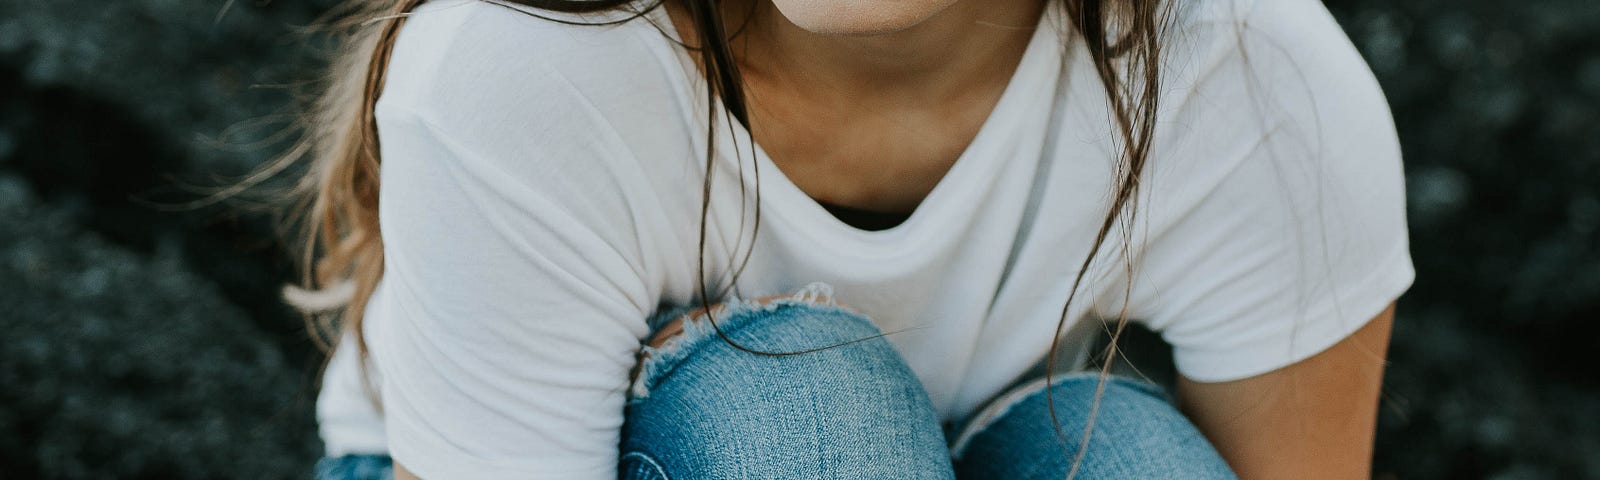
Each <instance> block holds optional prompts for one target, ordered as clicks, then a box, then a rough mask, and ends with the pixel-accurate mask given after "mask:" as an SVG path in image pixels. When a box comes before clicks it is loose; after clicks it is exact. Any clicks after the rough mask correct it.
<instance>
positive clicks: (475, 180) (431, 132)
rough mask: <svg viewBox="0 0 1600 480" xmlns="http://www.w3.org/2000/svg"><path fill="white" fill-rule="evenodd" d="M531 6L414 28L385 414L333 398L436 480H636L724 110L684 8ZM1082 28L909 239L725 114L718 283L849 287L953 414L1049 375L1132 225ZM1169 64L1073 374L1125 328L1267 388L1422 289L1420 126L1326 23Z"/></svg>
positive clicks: (368, 437) (399, 148) (1265, 14)
mask: <svg viewBox="0 0 1600 480" xmlns="http://www.w3.org/2000/svg"><path fill="white" fill-rule="evenodd" d="M519 8H523V7H508V6H504V5H495V4H491V3H487V2H480V1H460V0H455V1H443V0H436V1H433V2H428V3H426V4H424V5H423V6H422V7H421V8H419V9H418V10H417V11H416V13H415V14H413V15H412V16H411V17H410V19H409V20H408V21H407V23H406V24H405V26H404V28H403V29H402V30H401V32H400V35H399V38H398V43H397V44H396V46H395V49H394V53H393V57H392V61H391V62H390V64H389V75H388V83H387V86H386V88H385V90H384V92H383V95H382V97H381V99H380V100H379V102H378V104H377V112H376V114H377V121H378V131H379V134H380V136H381V148H382V156H383V165H382V192H381V194H380V197H381V205H380V212H381V214H380V220H381V227H382V234H383V240H384V255H385V272H384V278H383V281H382V282H381V284H380V287H379V288H378V290H377V292H376V293H375V294H374V295H373V297H372V299H371V302H370V304H369V306H368V308H367V312H366V315H367V316H366V335H367V340H368V342H369V344H370V346H371V352H372V356H371V358H370V366H371V367H372V370H373V371H374V373H375V374H376V375H375V376H376V377H378V378H379V379H381V381H374V382H373V383H374V385H373V387H374V391H375V392H376V393H377V394H378V397H379V400H381V407H382V409H381V413H380V410H378V409H377V408H376V407H375V406H374V405H373V403H372V402H368V401H367V396H366V395H365V393H364V391H363V390H362V386H361V382H360V376H359V375H358V373H357V367H358V366H359V364H358V362H357V361H355V360H354V359H353V358H352V355H353V349H350V348H345V349H341V350H340V352H339V354H338V355H336V358H335V359H334V361H333V363H332V365H331V366H330V369H329V371H328V375H327V376H326V381H325V384H324V391H323V394H322V396H321V399H320V402H319V406H318V408H319V414H320V415H319V416H320V419H321V421H322V429H323V432H322V433H323V438H324V439H325V441H326V442H327V447H328V453H330V454H335V455H336V454H342V453H353V452H381V451H389V452H390V453H391V454H392V455H393V456H394V457H395V458H396V459H397V461H398V462H399V463H401V464H404V465H405V466H406V467H407V468H409V469H410V470H412V471H413V472H415V473H417V474H419V475H421V476H422V477H424V478H498V477H519V478H564V479H570V478H614V477H615V469H616V462H617V444H618V439H619V428H620V427H621V425H622V421H623V405H624V402H625V400H626V394H627V388H628V385H629V382H628V374H629V370H630V369H631V368H632V367H633V366H634V354H635V352H636V351H637V348H638V345H639V342H640V340H641V339H642V338H643V337H644V336H645V335H646V334H647V328H646V325H645V319H646V318H647V317H648V316H649V315H650V314H651V313H652V312H655V311H656V310H657V309H658V308H659V307H661V306H663V305H669V306H670V305H683V304H688V303H691V302H693V301H694V300H695V298H696V297H695V294H696V287H695V281H696V280H695V279H696V268H697V258H698V257H699V256H698V255H697V252H696V250H697V240H698V238H699V237H698V235H699V228H700V207H701V180H702V178H703V175H704V168H705V163H704V161H705V160H704V159H705V155H704V154H705V151H706V145H705V131H706V127H707V118H706V117H707V115H706V112H707V106H706V105H705V97H704V95H705V94H704V83H703V80H702V79H701V77H700V76H699V74H698V73H697V71H696V69H695V67H694V63H693V62H692V60H691V59H690V57H688V56H687V55H688V54H687V53H685V52H683V51H682V50H680V49H679V48H678V47H676V46H675V45H674V44H673V43H672V42H671V41H669V40H668V38H667V37H666V36H664V35H665V34H664V33H663V32H669V33H670V32H674V30H673V29H672V27H671V26H670V24H669V19H668V18H667V16H666V14H665V12H664V11H663V10H659V9H657V10H654V11H652V12H650V13H649V14H647V15H646V16H645V17H644V18H643V19H639V20H635V21H630V22H626V23H623V24H620V25H615V26H602V27H595V26H573V25H565V24H562V23H558V22H555V21H549V20H545V19H540V18H536V17H534V16H530V15H528V14H526V13H525V12H524V11H519ZM1056 10H1057V9H1055V8H1052V9H1051V11H1052V12H1055V11H1056ZM544 15H547V16H552V15H551V14H548V13H544ZM565 18H566V19H568V20H571V19H572V17H570V16H568V17H565ZM596 19H603V18H594V17H591V18H590V20H596ZM1064 28H1065V27H1064V26H1063V20H1062V17H1061V16H1060V15H1059V14H1057V13H1051V14H1047V15H1046V17H1045V18H1044V19H1043V20H1042V21H1041V28H1039V29H1037V30H1036V32H1035V36H1034V38H1033V41H1032V43H1031V44H1030V45H1029V46H1028V50H1027V51H1026V53H1025V55H1024V57H1023V59H1022V61H1021V64H1020V65H1019V66H1018V68H1017V71H1016V73H1015V74H1014V77H1013V79H1012V81H1011V83H1010V84H1009V86H1008V87H1007V89H1006V91H1005V93H1004V94H1003V96H1002V98H1001V99H1000V101H999V103H998V104H997V105H996V107H995V109H994V111H993V113H992V114H991V116H990V117H989V119H988V120H987V123H985V124H984V125H983V127H982V130H981V131H980V133H979V134H978V135H977V137H976V139H974V140H973V142H972V144H971V146H970V147H969V148H968V149H967V150H966V152H965V153H964V154H963V155H962V156H961V157H960V159H959V160H958V161H957V162H956V163H955V165H954V166H953V167H952V168H951V170H950V171H949V173H948V174H947V175H946V176H945V177H944V179H943V180H942V181H941V182H940V183H939V184H938V185H937V187H936V188H934V189H933V191H932V193H930V194H929V196H928V197H927V199H926V200H925V201H924V202H923V203H922V204H921V205H920V206H919V207H918V208H917V210H916V212H915V213H914V214H913V215H912V216H911V217H910V218H909V220H907V221H906V222H905V223H904V224H902V225H899V226H897V227H895V228H893V229H889V230H884V231H864V230H858V229H855V228H853V227H850V226H849V225H847V224H845V223H843V222H841V221H839V220H837V219H836V218H834V217H833V216H832V215H830V214H829V213H828V212H827V211H826V210H825V209H824V208H822V207H821V206H820V205H819V204H817V203H816V202H815V201H813V200H812V199H810V198H809V197H807V196H806V194H805V193H804V192H802V191H801V190H799V189H798V188H797V187H796V186H795V185H794V184H793V183H791V182H790V181H789V180H787V179H786V178H785V177H784V175H783V174H782V172H781V171H780V170H779V169H778V168H777V167H776V165H775V164H774V163H773V162H772V161H771V159H769V158H768V157H767V156H766V155H765V153H764V152H761V151H760V150H759V149H755V150H754V151H753V152H752V148H751V147H752V146H751V145H750V144H749V142H748V141H747V140H746V136H745V135H746V133H745V130H744V129H743V128H742V126H740V125H739V124H738V123H737V122H735V121H732V120H728V121H727V122H725V123H724V122H719V125H718V135H719V136H718V139H717V142H718V145H717V149H716V151H717V154H718V156H717V158H716V160H715V164H714V165H715V167H714V172H715V179H716V184H715V188H714V190H713V207H712V211H711V221H710V225H709V227H708V229H709V230H708V231H709V232H710V237H711V238H710V239H709V241H708V247H707V251H706V255H705V258H706V259H707V271H708V272H709V274H710V275H709V276H710V277H711V278H724V277H723V276H724V275H726V274H728V273H729V272H730V271H731V270H732V268H731V266H737V263H738V262H737V259H739V258H742V257H743V255H744V254H745V252H746V251H749V250H750V249H751V248H752V247H753V252H754V253H753V256H751V257H750V261H749V264H748V266H746V267H745V269H744V271H743V274H742V276H741V277H740V278H739V282H738V289H737V293H738V295H740V296H742V297H745V298H755V297H759V296H765V295H770V294H777V293H784V292H792V291H794V290H795V289H797V288H800V287H801V286H804V285H806V284H808V283H811V282H824V283H827V284H829V285H832V286H833V288H834V292H835V296H836V299H837V300H838V301H839V302H840V303H842V304H845V305H849V306H851V307H853V308H854V309H856V310H859V311H861V312H864V313H866V314H868V315H869V316H870V317H871V318H872V319H873V320H874V321H875V322H877V323H878V325H879V326H880V327H881V328H882V329H883V330H885V331H890V332H896V333H893V334H892V335H890V336H889V337H888V338H889V340H890V342H892V343H893V345H894V346H895V347H896V348H897V349H898V350H899V351H900V352H901V353H902V354H903V355H904V357H905V359H906V361H907V362H908V363H909V364H910V366H911V368H912V369H913V370H914V371H915V372H916V374H917V375H918V376H919V378H921V379H922V381H923V383H924V384H925V385H926V387H927V391H928V393H929V395H930V396H931V397H932V400H933V404H934V405H935V406H936V407H937V408H938V410H939V412H940V413H941V414H942V415H943V416H944V418H945V419H946V420H958V419H961V418H963V417H964V416H966V415H969V414H970V413H971V412H972V411H973V410H974V409H976V408H977V407H978V406H980V405H981V404H982V403H983V402H984V401H985V400H987V399H990V398H992V397H993V396H995V395H996V394H998V393H999V392H1000V390H1001V389H1002V388H1003V387H1004V386H1005V385H1007V384H1009V383H1011V382H1013V381H1014V380H1016V379H1017V377H1018V376H1019V375H1021V374H1022V373H1024V372H1025V371H1026V370H1027V369H1028V367H1030V366H1032V365H1034V364H1036V363H1037V362H1039V361H1040V360H1041V359H1043V358H1044V357H1045V355H1046V353H1047V350H1048V347H1049V345H1050V341H1051V338H1052V335H1051V332H1053V331H1054V330H1055V328H1056V322H1057V318H1058V316H1059V315H1060V313H1061V312H1060V308H1061V305H1062V303H1063V302H1064V301H1065V300H1066V298H1067V295H1068V293H1069V292H1068V289H1069V288H1070V287H1071V284H1072V279H1073V277H1074V275H1075V274H1076V273H1077V271H1078V267H1079V264H1080V262H1081V260H1082V259H1083V257H1084V255H1085V254H1086V253H1088V252H1089V250H1090V247H1091V243H1092V241H1093V238H1094V234H1095V231H1096V229H1097V228H1098V227H1099V224H1100V222H1101V220H1102V218H1103V216H1104V214H1105V212H1106V209H1107V207H1108V204H1109V199H1110V189H1111V184H1112V179H1113V177H1114V174H1115V171H1114V168H1115V164H1116V156H1115V155H1116V152H1117V151H1118V149H1117V143H1118V140H1119V139H1118V136H1117V135H1116V134H1115V129H1114V128H1113V126H1112V125H1113V123H1112V122H1111V115H1110V114H1109V111H1108V110H1107V108H1106V101H1105V94H1104V92H1103V90H1102V86H1101V84H1100V82H1099V80H1098V79H1097V78H1096V77H1095V74H1094V71H1093V69H1092V68H1091V67H1090V65H1089V63H1088V59H1087V54H1086V52H1085V51H1083V49H1082V47H1081V45H1079V44H1076V43H1070V44H1064V43H1063V42H1062V40H1061V39H1062V38H1063V37H1067V36H1068V35H1063V34H1062V31H1063V29H1064ZM673 35H674V36H675V33H673ZM1063 45H1067V46H1065V47H1064V46H1063ZM1166 47H1167V49H1166V51H1165V57H1164V62H1163V64H1164V67H1163V68H1164V71H1163V74H1164V82H1163V85H1162V88H1161V97H1160V105H1161V108H1160V115H1159V118H1158V122H1157V136H1156V139H1155V142H1154V146H1153V151H1152V153H1151V156H1150V160H1149V161H1150V163H1149V167H1147V170H1146V171H1145V172H1144V178H1143V179H1142V185H1141V188H1142V192H1143V193H1142V195H1141V196H1140V202H1139V210H1138V215H1137V216H1136V217H1135V218H1134V221H1133V222H1132V223H1131V224H1128V225H1129V228H1127V229H1123V228H1118V229H1116V230H1115V231H1114V232H1113V233H1112V235H1111V238H1110V239H1108V241H1107V242H1106V245H1105V246H1104V247H1103V248H1102V254H1101V255H1100V256H1099V257H1098V258H1099V260H1098V261H1096V262H1095V263H1094V264H1093V265H1092V266H1091V267H1090V271H1089V272H1088V273H1087V274H1086V276H1085V281H1084V282H1083V284H1082V286H1081V287H1080V289H1079V292H1078V293H1077V300H1076V301H1075V302H1074V304H1073V306H1072V310H1071V311H1070V312H1068V314H1067V315H1068V319H1069V322H1068V325H1069V332H1068V335H1067V341H1065V342H1064V348H1065V350H1066V352H1065V354H1066V355H1064V357H1065V358H1081V356H1080V354H1081V353H1083V350H1084V348H1083V346H1082V342H1081V341H1080V340H1081V339H1083V338H1087V333H1090V332H1092V331H1093V330H1094V329H1095V328H1097V326H1098V325H1099V322H1100V321H1101V319H1113V320H1114V319H1115V318H1117V316H1118V315H1119V314H1122V313H1123V308H1124V307H1126V314H1127V315H1129V316H1130V317H1131V318H1133V319H1135V320H1136V321H1141V322H1145V323H1146V324H1148V325H1149V326H1150V327H1152V328H1153V329H1155V330H1156V331H1158V332H1160V333H1161V335H1162V336H1163V337H1164V338H1165V339H1166V340H1167V341H1168V342H1170V343H1171V344H1172V345H1173V348H1174V349H1175V356H1176V361H1177V367H1178V369H1179V371H1180V373H1182V374H1183V375H1185V376H1187V377H1189V378H1192V379H1194V380H1198V381H1203V382H1213V381H1225V380H1233V379H1240V378H1245V377H1249V376H1253V375H1257V374H1261V373H1264V372H1268V371H1271V370H1274V369H1278V368H1281V367H1284V366H1286V365H1289V364H1291V363H1293V362H1295V361H1297V360H1300V359H1303V358H1306V357H1308V356H1311V355H1313V354H1316V353H1318V352H1320V351H1322V350H1324V349H1325V348H1327V347H1329V346H1330V345H1332V344H1334V343H1336V342H1338V341H1339V340H1340V339H1343V338H1345V337H1346V336H1347V335H1348V334H1350V333H1351V332H1353V331H1354V330H1356V329H1357V328H1358V327H1360V326H1362V325H1363V324H1364V323H1365V322H1366V321H1367V320H1368V319H1370V318H1372V317H1373V316H1374V315H1376V314H1377V313H1379V312H1380V311H1381V310H1382V309H1383V308H1384V307H1385V306H1387V305H1388V304H1389V303H1390V302H1391V301H1393V300H1395V299H1396V297H1398V296H1399V295H1400V294H1401V293H1402V292H1404V291H1405V290H1406V289H1407V288H1409V286H1410V285H1411V283H1412V280H1413V277H1414V271H1413V268H1412V264H1411V258H1410V254H1409V250H1408V240H1407V234H1406V219H1405V207H1404V198H1405V195H1404V186H1403V182H1402V172H1401V161H1400V149H1399V146H1398V143H1397V141H1396V137H1395V130H1394V126H1393V123H1392V121H1391V118H1390V115H1389V112H1388V109H1387V106H1386V103H1385V101H1384V98H1383V95H1382V93H1381V92H1380V90H1379V87H1378V84H1377V83H1376V81H1375V80H1374V78H1373V75H1372V73H1371V71H1370V70H1369V69H1368V68H1367V66H1366V65H1365V64H1364V63H1363V62H1362V59H1361V57H1360V56H1359V55H1358V54H1357V52H1356V50H1355V48H1353V47H1352V45H1351V44H1350V41H1349V40H1348V39H1347V38H1346V37H1345V35H1344V34H1343V33H1342V32H1341V31H1340V29H1339V27H1338V25H1337V24H1336V23H1335V22H1334V20H1333V18H1332V17H1331V16H1330V15H1329V13H1328V12H1327V11H1326V10H1325V9H1324V7H1323V6H1322V5H1321V4H1320V3H1319V2H1316V1H1314V0H1271V1H1258V2H1252V1H1250V0H1236V1H1235V0H1229V1H1223V0H1216V1H1190V2H1181V5H1180V11H1178V12H1177V13H1176V15H1175V16H1174V24H1173V27H1172V33H1171V37H1170V39H1169V40H1168V43H1167V45H1166ZM884 140H885V141H896V139H893V138H886V139H884ZM736 152H737V153H738V155H736ZM752 153H754V155H753V156H752ZM789 161H804V160H803V159H790V160H789ZM864 161H868V160H864ZM741 168H742V170H743V172H744V181H745V182H747V183H746V185H745V187H746V191H745V197H744V201H743V203H742V204H743V205H744V208H743V209H741V198H740V196H739V195H740V188H739V187H740V186H739V184H738V182H739V180H738V178H739V172H740V170H741ZM756 168H759V170H760V180H759V187H760V189H761V195H762V197H761V202H762V203H761V223H760V232H759V235H758V236H756V237H755V238H754V239H753V240H752V238H751V235H750V226H751V223H752V220H753V218H754V208H753V207H754V198H753V195H754V191H755V187H757V186H758V185H757V184H756V182H755V180H753V177H754V175H753V173H754V172H753V171H754V170H755V169H756ZM741 219H742V220H743V222H742V224H741ZM741 225H742V227H743V228H741ZM1123 238H1126V239H1127V240H1128V242H1127V245H1128V250H1127V252H1128V254H1127V255H1126V256H1125V255H1124V251H1123V249H1122V245H1123V241H1122V239H1123ZM1128 265H1131V266H1132V267H1131V268H1129V267H1128ZM1130 273H1131V274H1132V283H1131V287H1130V286H1129V285H1130V284H1129V283H1128V282H1129V274H1130ZM1125 289H1127V290H1125ZM1125 291H1126V292H1127V294H1126V295H1125V294H1124V293H1125Z"/></svg>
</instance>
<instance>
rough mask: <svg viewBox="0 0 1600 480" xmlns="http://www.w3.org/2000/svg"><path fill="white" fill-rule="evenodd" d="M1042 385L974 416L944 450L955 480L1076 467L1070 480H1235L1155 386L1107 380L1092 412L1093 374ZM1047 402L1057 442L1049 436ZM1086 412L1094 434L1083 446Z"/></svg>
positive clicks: (1026, 478)
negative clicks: (948, 451) (1055, 424)
mask: <svg viewBox="0 0 1600 480" xmlns="http://www.w3.org/2000/svg"><path fill="white" fill-rule="evenodd" d="M1048 385H1049V387H1050V388H1049V393H1048V394H1047V393H1046V388H1045V387H1046V382H1045V379H1043V378H1039V379H1036V380H1034V381H1031V382H1028V383H1027V384H1024V385H1023V386H1020V387H1016V388H1014V389H1012V390H1010V391H1008V392H1007V393H1005V394H1002V395H1001V396H1000V397H999V398H998V399H997V400H995V401H993V403H992V404H991V405H989V406H988V407H985V408H984V409H983V410H981V411H980V412H979V413H978V414H977V415H974V418H973V419H972V420H970V421H969V424H968V425H967V426H966V428H965V431H964V432H963V433H962V434H961V435H959V436H957V437H956V438H955V439H954V442H953V445H952V447H951V456H952V458H953V462H954V463H955V469H956V475H957V476H958V477H960V478H1005V479H1018V480H1031V479H1051V480H1059V479H1062V478H1066V477H1067V474H1068V473H1069V472H1071V471H1072V467H1073V463H1074V461H1075V460H1076V461H1077V470H1076V471H1075V472H1072V474H1073V475H1072V478H1078V479H1101V478H1183V479H1196V480H1203V479H1231V478H1236V477H1235V476H1234V474H1233V471H1232V470H1231V469H1229V468H1228V464H1227V463H1226V462H1224V461H1223V459H1222V456H1221V455H1220V454H1218V453H1217V451H1216V449H1215V448H1213V447H1212V446H1211V443H1209V442H1208V441H1206V438H1205V436H1203V435H1201V433H1200V431H1199V430H1198V429H1196V428H1195V426H1194V425H1193V424H1191V423H1190V422H1189V419H1188V418H1186V417H1184V416H1183V414H1181V413H1179V412H1178V410H1177V409H1176V408H1174V407H1173V405H1172V399H1171V398H1170V397H1168V396H1167V394H1166V392H1164V391H1163V390H1162V389H1161V387H1159V386H1156V385H1154V384H1151V383H1149V382H1144V381H1139V380H1134V379H1130V378H1125V377H1119V376H1111V377H1108V378H1107V379H1106V381H1105V391H1104V392H1103V393H1102V394H1101V396H1100V400H1099V406H1098V409H1095V406H1094V398H1095V390H1096V389H1097V388H1099V385H1100V374H1099V373H1098V372H1083V373H1074V374H1067V375H1060V376H1055V377H1054V378H1052V379H1051V382H1049V384H1048ZM1052 399H1053V400H1054V401H1055V410H1056V411H1055V413H1056V420H1057V421H1058V422H1059V425H1060V430H1059V432H1060V435H1057V434H1056V431H1054V430H1053V428H1052V422H1051V419H1050V410H1049V408H1050V402H1049V401H1050V400H1052ZM1092 409H1094V410H1095V413H1094V428H1093V430H1092V431H1091V432H1090V433H1089V436H1088V443H1087V444H1085V443H1084V432H1085V427H1086V426H1087V425H1088V422H1089V418H1090V412H1091V410H1092ZM1084 445H1087V447H1085V446H1084ZM1080 455H1081V459H1079V456H1080Z"/></svg>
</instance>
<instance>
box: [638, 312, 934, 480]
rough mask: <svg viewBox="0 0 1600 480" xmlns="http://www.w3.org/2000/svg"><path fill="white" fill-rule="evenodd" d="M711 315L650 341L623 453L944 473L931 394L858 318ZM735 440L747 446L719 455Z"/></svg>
mask: <svg viewBox="0 0 1600 480" xmlns="http://www.w3.org/2000/svg"><path fill="white" fill-rule="evenodd" d="M713 313H720V314H718V315H716V326H715V327H713V326H712V325H711V323H710V321H709V320H708V319H707V318H705V317H704V316H700V317H697V318H690V319H689V320H687V321H686V322H685V323H684V325H683V326H684V328H683V332H682V333H680V334H677V335H676V336H675V337H673V338H671V339H669V340H668V341H666V342H664V343H663V344H662V345H661V346H660V347H646V353H647V354H648V355H647V358H646V359H645V360H644V361H643V362H642V367H641V368H640V371H639V373H638V378H637V379H636V381H635V384H634V389H633V390H632V392H631V394H632V398H631V399H630V401H629V402H628V412H627V420H626V422H627V423H626V424H625V425H624V439H623V442H624V451H625V452H624V453H630V452H644V453H646V454H647V455H648V456H649V458H652V459H654V460H653V461H659V462H660V463H662V464H664V465H669V466H670V465H683V464H686V463H687V464H695V465H701V466H702V467H703V466H704V465H710V464H739V465H741V467H740V468H746V467H749V466H750V465H752V464H761V465H764V466H763V467H761V468H772V469H774V470H773V471H774V472H779V471H782V469H788V468H804V469H806V470H804V471H817V469H819V468H822V469H826V468H841V469H855V468H859V467H861V466H863V465H881V464H883V463H884V459H885V458H897V459H898V460H896V463H904V462H905V461H907V460H908V459H911V458H915V457H918V456H919V455H920V456H921V457H925V458H924V459H923V460H926V462H928V463H929V464H930V465H936V462H939V461H943V462H944V463H945V465H946V467H945V468H946V469H948V457H947V450H946V449H945V443H944V438H943V435H942V433H941V431H940V430H939V427H938V420H937V416H936V414H935V412H934V410H933V407H932V404H931V401H929V400H928V397H927V393H926V392H925V391H924V390H923V388H922V384H921V382H920V381H919V380H918V379H917V377H916V376H915V374H914V373H913V372H912V371H911V369H910V367H908V366H907V365H906V364H905V362H904V361H903V360H902V359H901V358H900V356H899V354H898V353H897V352H896V351H895V350H894V349H893V347H892V346H891V345H890V344H889V343H888V341H887V340H886V339H884V338H883V336H882V333H881V332H880V331H879V330H878V329H877V328H876V327H875V326H874V325H873V324H872V322H871V321H870V320H869V319H867V318H866V317H865V316H862V315H860V314H858V313H855V312H853V311H850V310H848V309H845V308H842V307H839V306H836V305H831V304H827V303H824V302H815V301H802V300H798V299H792V298H791V299H780V300H775V301H771V302H768V303H766V304H760V305H758V304H754V303H751V304H744V305H742V306H737V307H734V308H728V309H725V310H723V311H722V312H716V311H714V312H713ZM719 330H720V332H721V333H720V334H719V333H718V331H719ZM774 354H775V355H774ZM732 446H743V447H741V451H738V452H733V451H724V447H732ZM756 446H759V447H758V448H752V447H756ZM909 452H921V453H909ZM702 467H696V469H698V468H702ZM680 468H683V467H680ZM794 471H802V470H794ZM840 471H845V470H840ZM849 471H854V472H857V473H859V472H860V471H859V470H849ZM746 473H748V472H746ZM792 473H793V472H789V474H792ZM758 476H759V475H758Z"/></svg>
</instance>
